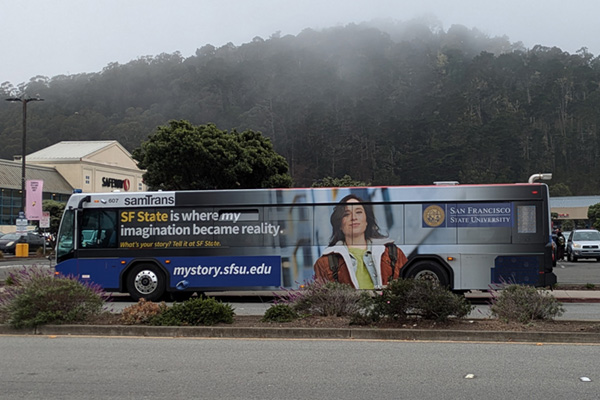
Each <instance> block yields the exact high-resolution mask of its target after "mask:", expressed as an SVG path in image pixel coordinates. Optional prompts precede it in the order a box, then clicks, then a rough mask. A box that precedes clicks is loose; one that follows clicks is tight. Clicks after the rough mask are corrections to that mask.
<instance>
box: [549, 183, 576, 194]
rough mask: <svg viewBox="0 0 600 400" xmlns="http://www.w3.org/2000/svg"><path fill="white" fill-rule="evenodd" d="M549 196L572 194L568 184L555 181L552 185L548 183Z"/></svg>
mask: <svg viewBox="0 0 600 400" xmlns="http://www.w3.org/2000/svg"><path fill="white" fill-rule="evenodd" d="M549 189H550V197H565V196H573V193H572V192H571V189H569V185H567V184H564V183H562V182H561V183H556V184H554V185H550V187H549Z"/></svg>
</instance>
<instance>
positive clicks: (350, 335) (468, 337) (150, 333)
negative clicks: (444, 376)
mask: <svg viewBox="0 0 600 400" xmlns="http://www.w3.org/2000/svg"><path fill="white" fill-rule="evenodd" d="M0 335H25V336H28V335H35V336H39V335H58V336H119V337H134V336H137V337H171V338H237V339H241V338H243V339H354V340H400V341H460V342H525V343H600V332H598V333H595V332H594V333H589V332H510V331H508V332H505V331H502V332H499V331H469V330H433V329H371V328H363V329H355V328H337V329H329V328H281V327H274V328H270V327H265V328H252V327H246V328H239V327H238V328H233V327H221V326H219V327H203V326H202V327H190V326H183V327H171V326H128V325H45V326H40V327H37V328H33V329H14V328H11V327H10V326H8V325H0Z"/></svg>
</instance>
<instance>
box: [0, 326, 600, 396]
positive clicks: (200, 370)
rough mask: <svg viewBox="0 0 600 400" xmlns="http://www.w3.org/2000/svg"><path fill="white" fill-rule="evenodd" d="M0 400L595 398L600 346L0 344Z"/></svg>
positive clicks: (12, 339) (91, 340) (95, 340)
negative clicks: (0, 361)
mask: <svg viewBox="0 0 600 400" xmlns="http://www.w3.org/2000/svg"><path fill="white" fill-rule="evenodd" d="M0 354H2V361H3V362H2V363H0V387H1V388H2V390H1V391H0V399H11V400H19V399H47V400H53V399H78V400H79V399H91V400H94V399H167V398H168V399H186V400H188V399H198V398H200V399H214V400H219V399H227V400H237V399H239V400H242V399H243V400H252V399H260V400H271V399H286V400H295V399H298V400H300V399H302V400H304V399H329V400H335V399H344V400H347V399H365V398H383V399H425V400H426V399H436V400H438V399H466V400H468V399H477V400H479V399H481V398H485V399H487V400H494V399H511V398H516V399H524V398H527V399H531V400H537V399H540V400H542V399H543V400H554V399H565V398H570V399H596V398H598V393H600V369H598V368H597V360H598V359H599V358H600V346H597V345H581V344H578V345H558V344H546V345H536V344H515V343H456V342H443V343H436V342H406V341H404V342H402V341H368V340H356V339H353V340H331V339H330V340H314V339H313V340H298V339H296V340H278V339H277V340H271V339H267V340H265V339H262V340H255V339H245V340H239V339H228V340H223V339H198V338H194V339H192V338H186V339H183V338H145V337H132V338H123V337H105V338H99V337H68V336H59V337H54V336H47V337H37V336H36V337H31V336H29V337H23V336H2V337H0Z"/></svg>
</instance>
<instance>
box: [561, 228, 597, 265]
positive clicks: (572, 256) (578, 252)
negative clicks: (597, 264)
mask: <svg viewBox="0 0 600 400" xmlns="http://www.w3.org/2000/svg"><path fill="white" fill-rule="evenodd" d="M580 258H595V259H596V260H597V261H600V232H598V231H597V230H595V229H577V230H574V231H573V232H572V233H571V235H570V236H569V238H568V239H567V260H569V261H573V262H576V261H577V260H578V259H580Z"/></svg>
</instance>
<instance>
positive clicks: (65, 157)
mask: <svg viewBox="0 0 600 400" xmlns="http://www.w3.org/2000/svg"><path fill="white" fill-rule="evenodd" d="M25 161H26V164H27V165H26V172H25V174H26V175H25V176H26V179H27V180H42V181H43V192H42V193H43V195H42V198H43V199H44V200H45V199H54V200H57V201H66V200H67V199H68V198H69V196H70V195H71V193H73V191H74V190H81V191H82V192H84V193H99V192H112V191H115V190H119V191H122V192H123V191H124V192H140V191H144V190H146V185H144V183H143V180H142V174H143V173H144V171H142V170H140V169H139V168H138V167H137V164H136V162H135V161H134V160H133V159H132V158H131V154H130V153H129V152H128V151H127V150H125V148H124V147H123V146H121V145H120V144H119V143H118V142H117V141H116V140H100V141H79V142H78V141H65V142H59V143H56V144H54V145H52V146H50V147H46V148H45V149H42V150H39V151H37V152H35V153H32V154H28V155H27V156H26V158H25ZM21 177H22V164H21V161H20V160H15V161H9V160H0V230H1V231H4V232H9V231H10V230H11V228H13V231H14V225H15V221H16V218H17V216H18V215H19V211H21V210H22V209H23V208H22V204H21V197H22V196H21ZM7 225H8V226H7ZM11 226H12V227H11Z"/></svg>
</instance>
